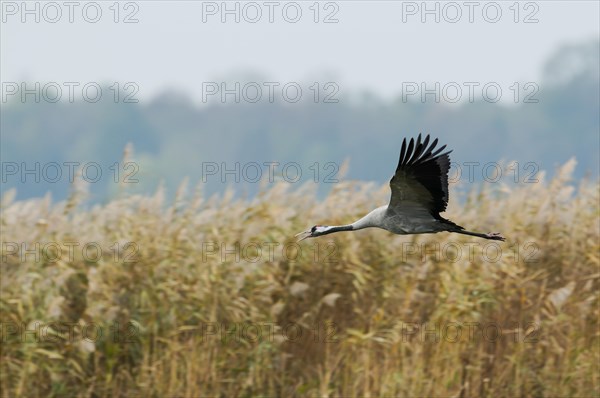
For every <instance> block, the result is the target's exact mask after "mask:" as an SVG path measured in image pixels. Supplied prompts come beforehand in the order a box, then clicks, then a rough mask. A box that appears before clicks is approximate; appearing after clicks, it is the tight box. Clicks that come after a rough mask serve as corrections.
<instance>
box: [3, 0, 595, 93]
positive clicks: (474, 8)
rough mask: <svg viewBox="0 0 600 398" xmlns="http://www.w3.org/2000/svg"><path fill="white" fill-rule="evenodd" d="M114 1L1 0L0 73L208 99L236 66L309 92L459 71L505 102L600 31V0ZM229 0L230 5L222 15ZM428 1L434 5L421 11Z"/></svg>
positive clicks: (448, 78) (395, 84)
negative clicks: (557, 55) (514, 89)
mask: <svg viewBox="0 0 600 398" xmlns="http://www.w3.org/2000/svg"><path fill="white" fill-rule="evenodd" d="M114 4H115V3H114V2H113V1H104V2H97V3H93V2H85V1H82V2H74V5H73V6H71V5H65V3H64V2H62V1H58V2H55V3H47V2H33V1H30V2H27V7H28V9H29V10H33V11H32V12H31V13H29V14H28V13H24V10H23V7H22V2H21V1H18V2H11V1H3V2H2V27H1V36H2V37H1V40H0V42H1V47H2V48H1V54H0V55H1V59H2V61H1V65H0V66H1V71H0V73H1V79H2V81H3V83H6V82H16V83H19V84H20V82H22V81H29V82H37V81H39V82H41V83H42V84H44V83H45V82H57V83H58V84H62V83H63V82H78V83H80V84H81V85H83V84H85V83H87V82H99V83H104V82H119V84H120V85H124V84H125V83H127V82H135V84H136V85H137V87H138V88H139V92H138V93H136V94H135V95H136V97H137V98H140V99H142V100H144V99H147V98H152V97H153V96H155V95H156V94H158V93H160V92H161V91H164V90H166V89H173V88H175V89H181V90H184V91H186V92H187V93H189V94H190V95H191V96H193V98H194V99H195V101H196V102H201V101H202V92H203V87H204V90H205V91H206V90H207V89H208V88H207V85H206V83H207V82H209V83H210V82H215V83H217V84H220V83H221V82H222V81H223V80H224V79H226V78H229V79H232V76H238V77H237V78H235V77H234V78H233V79H234V80H235V79H237V80H238V81H240V82H241V85H242V86H243V85H244V84H245V83H247V82H248V81H252V80H254V81H256V82H257V83H259V84H261V85H262V83H263V82H264V81H269V82H278V83H279V84H280V86H279V87H281V86H282V85H283V84H285V83H288V82H300V83H301V87H302V88H303V90H305V91H304V92H305V93H308V92H310V91H309V90H310V89H309V86H310V84H311V83H312V82H319V83H320V84H321V85H322V84H324V83H326V82H330V81H331V82H335V83H336V84H337V86H338V87H339V90H340V94H341V95H343V94H345V93H350V92H357V91H358V90H370V91H372V92H376V93H377V94H379V95H381V96H385V97H389V96H391V95H399V94H400V93H401V92H402V89H403V83H404V88H405V90H406V89H407V82H408V83H409V84H410V83H411V82H414V83H417V84H420V83H421V82H423V81H427V82H435V81H437V82H440V84H441V86H444V85H445V84H446V83H448V82H456V83H458V84H459V85H461V86H462V87H463V89H464V92H463V93H462V98H463V99H465V98H466V97H467V95H468V87H467V86H464V85H463V83H464V82H477V83H479V84H480V85H483V84H485V83H488V82H496V83H498V85H500V87H501V88H502V89H503V93H504V96H503V100H504V99H506V98H508V97H509V86H511V85H512V83H513V82H515V81H520V82H539V81H540V78H541V72H542V71H541V66H542V63H543V62H544V61H545V60H546V59H547V58H548V57H549V56H550V55H551V54H552V52H553V51H555V50H556V49H557V48H558V46H560V45H562V44H569V43H577V42H581V41H583V40H589V39H593V38H595V37H598V36H599V35H600V33H599V25H600V23H599V14H600V8H599V4H600V2H598V1H580V2H574V1H536V2H519V3H516V2H513V1H508V2H485V1H484V2H478V1H474V2H464V1H459V2H451V3H447V2H427V3H422V2H420V1H419V2H400V1H398V2H393V1H379V2H371V1H369V2H367V1H336V2H319V3H315V2H314V1H308V2H306V1H304V2H302V1H299V2H287V1H274V2H265V1H258V2H233V1H229V2H227V3H226V4H225V3H223V2H221V1H219V2H199V1H170V2H162V1H135V2H120V3H119V4H118V7H115V6H114ZM315 4H316V5H315ZM224 6H225V7H227V9H228V10H233V12H231V13H229V14H227V13H223V8H224ZM424 6H425V7H426V8H427V9H428V10H433V12H432V13H429V14H424V13H423V7H424ZM36 7H37V11H36ZM117 8H118V13H117ZM98 9H99V10H101V15H100V16H97V11H98ZM298 10H300V12H301V15H298ZM317 10H318V13H317ZM436 10H437V11H436ZM498 11H500V13H501V14H500V15H498V14H497V12H498ZM59 13H60V15H59ZM259 13H260V14H259ZM459 13H460V14H459ZM70 14H72V16H71V15H70ZM36 17H38V18H39V22H36V21H35V19H36ZM436 17H437V18H439V22H436V20H435V19H436ZM23 18H24V19H25V22H23ZM70 18H72V19H73V22H72V23H71V22H69V19H70ZM223 18H225V22H222V19H223ZM236 18H239V22H236V20H235V19H236ZM270 18H272V20H273V22H270V21H269V19H270ZM422 18H425V22H422ZM471 18H472V22H470V21H469V20H470V19H471ZM86 19H87V20H86ZM115 19H117V21H118V22H116V23H115V22H114V20H115ZM125 19H130V20H137V21H138V22H136V23H124V20H125ZM315 19H316V20H317V21H318V22H316V23H315ZM326 19H327V20H329V21H331V22H333V23H325V22H324V21H325V20H326ZM52 20H57V22H56V23H52V22H51V21H52ZM93 20H98V21H97V22H96V23H91V22H88V21H93ZM294 20H297V22H295V23H292V21H294ZM336 20H337V22H335V21H336ZM515 20H517V21H518V22H515ZM526 20H527V21H529V22H532V23H525V21H526ZM536 20H537V22H535V21H536ZM252 21H256V22H255V23H252ZM452 21H456V22H454V23H453V22H452ZM492 21H497V22H495V23H492ZM247 71H254V72H258V73H260V76H261V77H260V78H259V79H252V78H249V77H247V76H245V75H244V73H245V72H247ZM203 82H204V83H205V84H204V86H203ZM3 87H5V86H3ZM63 87H64V90H65V95H67V94H66V93H67V90H68V88H67V87H66V86H63ZM262 87H263V89H264V92H265V95H266V93H267V90H268V88H267V87H266V86H262ZM274 90H275V95H279V94H280V93H279V92H278V91H277V90H280V89H278V88H275V89H274ZM75 93H76V94H75V96H76V99H77V95H78V94H77V91H76V92H75ZM476 93H477V91H476ZM455 94H456V93H454V92H451V93H449V94H448V95H452V96H455ZM476 95H480V94H476Z"/></svg>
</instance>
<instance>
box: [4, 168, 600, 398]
mask: <svg viewBox="0 0 600 398" xmlns="http://www.w3.org/2000/svg"><path fill="white" fill-rule="evenodd" d="M574 167H575V162H574V161H570V162H568V163H567V164H565V165H564V166H563V167H561V168H560V169H559V170H557V172H556V174H555V177H554V178H552V179H551V180H548V181H547V180H546V179H545V178H544V177H543V175H542V176H540V181H539V182H538V183H534V184H520V185H515V184H501V183H498V184H486V185H484V186H482V187H480V188H478V189H476V190H474V191H472V192H471V193H469V194H468V195H466V196H465V197H464V198H463V200H462V201H461V203H460V204H459V203H458V202H459V201H458V200H456V197H455V196H456V195H455V196H453V197H452V198H451V204H450V207H449V209H448V211H447V213H445V216H447V218H450V219H451V220H454V221H455V222H457V223H458V224H460V225H463V226H465V227H468V228H469V229H472V230H478V231H481V232H489V231H500V232H502V233H503V234H504V235H505V236H506V237H507V242H493V241H486V240H481V239H477V238H472V237H467V236H461V235H456V234H448V233H439V234H429V235H418V236H396V235H392V234H389V233H387V232H385V231H382V230H374V229H368V230H363V231H357V232H353V233H339V234H333V235H329V236H326V237H322V238H319V239H317V240H306V241H303V242H302V243H300V244H299V245H297V244H295V243H294V240H293V235H294V234H295V233H297V232H300V231H302V230H304V229H306V228H307V227H310V226H311V225H313V224H328V225H336V224H342V223H347V222H352V221H354V220H355V219H357V218H359V217H361V216H362V215H364V214H365V213H366V212H368V211H370V210H371V209H372V208H374V207H375V205H380V204H384V203H386V202H387V200H388V195H389V191H388V187H387V185H384V186H378V185H376V184H373V183H362V182H346V183H339V184H336V185H335V186H334V187H333V189H332V190H331V192H330V193H329V194H328V195H327V196H326V197H325V198H324V199H317V197H316V195H315V192H314V189H312V188H311V186H309V185H307V186H302V187H294V186H290V185H288V184H285V183H277V184H274V185H272V186H269V187H265V188H264V189H262V190H261V192H260V194H258V195H257V196H256V197H254V198H252V199H248V198H240V197H236V196H235V195H234V194H233V192H232V191H227V192H226V193H225V194H224V195H222V196H214V197H210V198H206V197H204V195H203V194H202V191H201V190H200V189H196V190H195V191H192V192H190V193H188V192H187V184H186V183H185V182H184V183H183V184H182V185H181V187H180V190H179V191H178V192H177V195H176V198H175V200H173V201H167V200H166V199H165V193H164V192H163V190H162V189H159V190H158V191H157V192H156V193H155V194H153V195H150V196H140V195H131V194H128V193H127V192H121V193H120V194H119V195H118V196H117V197H116V198H114V199H113V200H111V201H110V202H108V203H106V204H103V205H95V206H91V207H90V206H88V207H87V208H85V207H84V206H82V205H81V202H82V201H83V200H84V197H85V195H84V191H82V189H81V187H75V188H74V191H73V193H72V195H71V197H70V198H69V200H67V201H65V202H62V203H52V200H51V198H50V197H49V196H46V197H44V198H39V199H34V200H25V201H15V200H14V196H15V193H14V191H8V192H6V193H5V194H4V196H3V198H2V202H1V220H0V221H1V227H2V263H1V273H2V280H1V289H2V291H1V302H0V314H1V319H2V348H1V362H0V366H1V379H0V380H1V383H2V396H3V397H157V398H159V397H160V398H162V397H209V396H210V397H234V396H240V397H256V396H259V397H261V396H262V397H279V396H281V397H283V396H285V397H294V396H298V397H300V396H310V397H340V396H344V397H350V396H357V397H593V396H600V392H599V391H600V387H599V386H600V376H599V365H598V364H599V363H600V355H599V354H600V353H599V337H600V335H599V329H598V326H599V325H598V320H599V315H600V313H599V312H600V311H599V293H598V292H599V291H600V289H599V287H600V286H599V284H600V282H599V279H600V267H599V266H600V260H599V249H600V243H599V242H600V223H599V219H600V217H599V216H600V213H599V211H600V209H599V201H600V197H599V183H598V182H597V181H590V180H585V181H582V182H580V183H577V184H576V183H574V182H573V181H571V173H572V171H573V168H574ZM167 202H168V203H167ZM69 247H72V248H73V249H72V250H71V251H69V250H67V248H69Z"/></svg>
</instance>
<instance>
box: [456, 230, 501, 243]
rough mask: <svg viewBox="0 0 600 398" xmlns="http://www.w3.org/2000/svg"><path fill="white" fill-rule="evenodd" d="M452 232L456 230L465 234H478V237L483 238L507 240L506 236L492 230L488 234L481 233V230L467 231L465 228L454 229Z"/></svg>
mask: <svg viewBox="0 0 600 398" xmlns="http://www.w3.org/2000/svg"><path fill="white" fill-rule="evenodd" d="M451 232H456V233H458V234H463V235H471V236H478V237H480V238H483V239H490V240H501V241H503V242H504V241H505V240H506V238H504V236H502V235H501V234H500V233H498V232H490V233H487V234H482V233H479V232H472V231H467V230H465V229H454V230H452V231H451Z"/></svg>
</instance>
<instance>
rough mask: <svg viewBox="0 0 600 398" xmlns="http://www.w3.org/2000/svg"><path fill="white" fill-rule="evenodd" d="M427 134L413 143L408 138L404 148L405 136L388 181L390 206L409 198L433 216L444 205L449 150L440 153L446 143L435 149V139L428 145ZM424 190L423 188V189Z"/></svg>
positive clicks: (446, 189) (446, 200) (436, 141)
mask: <svg viewBox="0 0 600 398" xmlns="http://www.w3.org/2000/svg"><path fill="white" fill-rule="evenodd" d="M429 138H430V137H429V135H427V136H426V137H425V140H424V141H421V135H420V134H419V137H418V138H417V141H416V144H415V141H414V139H412V138H411V140H410V143H409V144H408V148H407V149H406V151H405V148H406V138H405V139H404V140H403V141H402V149H401V152H400V159H399V162H398V167H397V168H396V173H395V174H394V177H393V178H392V180H391V181H390V186H391V188H392V198H391V200H390V204H391V205H401V204H400V203H401V202H402V201H411V202H417V203H420V204H422V205H423V206H424V207H427V208H428V210H429V211H430V213H431V214H433V215H434V216H435V215H437V214H438V213H440V212H443V211H444V210H446V206H447V204H448V170H449V169H450V156H448V154H449V153H450V152H452V151H447V152H445V153H441V152H442V151H443V150H444V149H445V148H446V145H444V146H442V147H440V148H437V149H436V145H437V143H438V140H437V139H435V140H434V141H433V142H432V143H431V145H429V147H428V146H427V145H428V144H429ZM423 188H424V189H425V190H424V189H423Z"/></svg>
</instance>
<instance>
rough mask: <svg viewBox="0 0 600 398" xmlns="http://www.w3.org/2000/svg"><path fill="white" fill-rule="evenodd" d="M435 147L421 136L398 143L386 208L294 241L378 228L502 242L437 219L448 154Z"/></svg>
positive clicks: (445, 186)
mask: <svg viewBox="0 0 600 398" xmlns="http://www.w3.org/2000/svg"><path fill="white" fill-rule="evenodd" d="M437 143H438V140H437V139H435V140H434V141H433V142H432V143H431V145H429V135H427V137H425V140H424V141H421V134H419V137H418V138H417V141H416V142H415V141H414V139H413V138H411V139H410V143H408V145H407V143H406V138H405V139H404V140H403V141H402V149H401V150H400V160H399V161H398V167H397V168H396V173H395V174H394V176H393V177H392V179H391V181H390V188H391V189H392V196H391V198H390V203H389V204H388V205H387V206H381V207H378V208H376V209H375V210H373V211H371V212H370V213H369V214H367V215H366V216H364V217H363V218H361V219H360V220H358V221H356V222H353V223H352V224H348V225H339V226H327V225H315V226H314V227H312V228H311V229H309V230H308V231H304V232H301V233H299V234H297V235H296V237H299V239H298V241H301V240H304V239H306V238H316V237H317V236H323V235H327V234H331V233H334V232H340V231H356V230H359V229H363V228H382V229H385V230H387V231H389V232H392V233H394V234H399V235H409V234H426V233H437V232H442V231H447V232H455V233H459V234H464V235H471V236H477V237H479V238H484V239H491V240H501V241H504V240H505V239H504V237H503V236H502V235H501V234H499V233H492V232H490V233H487V234H483V233H479V232H472V231H467V230H466V229H464V228H463V227H461V226H460V225H457V224H455V223H453V222H452V221H450V220H446V219H445V218H443V217H442V216H440V213H442V212H444V211H445V210H446V206H447V205H448V170H449V169H450V156H448V155H449V154H450V152H452V151H447V152H444V153H442V151H443V150H444V149H445V148H446V145H444V146H442V147H440V148H439V149H436V145H437Z"/></svg>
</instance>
